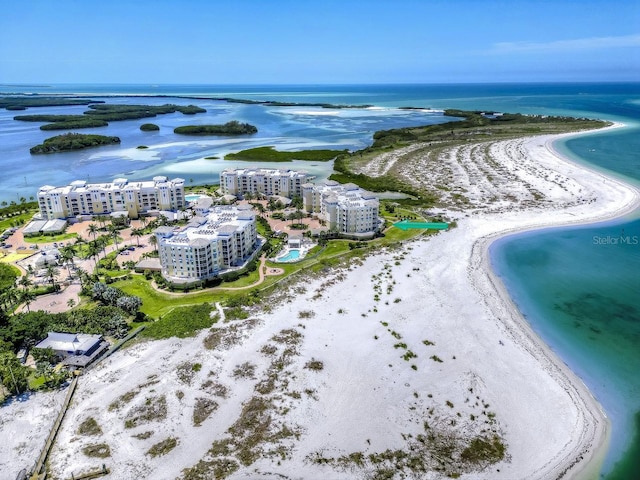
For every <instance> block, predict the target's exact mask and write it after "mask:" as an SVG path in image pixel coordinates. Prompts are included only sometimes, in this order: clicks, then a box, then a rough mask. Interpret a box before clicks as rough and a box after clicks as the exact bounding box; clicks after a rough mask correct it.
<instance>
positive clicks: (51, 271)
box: [46, 265, 58, 291]
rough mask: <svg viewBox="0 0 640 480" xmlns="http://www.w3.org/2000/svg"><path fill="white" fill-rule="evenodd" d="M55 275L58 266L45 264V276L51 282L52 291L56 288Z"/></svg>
mask: <svg viewBox="0 0 640 480" xmlns="http://www.w3.org/2000/svg"><path fill="white" fill-rule="evenodd" d="M56 275H58V268H57V267H56V266H55V265H47V273H46V276H47V278H48V279H49V281H50V282H51V286H52V287H53V290H54V291H55V289H56Z"/></svg>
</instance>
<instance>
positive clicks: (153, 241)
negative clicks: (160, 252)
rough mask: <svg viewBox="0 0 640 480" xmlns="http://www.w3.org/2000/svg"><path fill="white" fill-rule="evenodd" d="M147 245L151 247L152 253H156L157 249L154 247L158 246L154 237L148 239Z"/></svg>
mask: <svg viewBox="0 0 640 480" xmlns="http://www.w3.org/2000/svg"><path fill="white" fill-rule="evenodd" d="M149 243H150V244H151V245H153V251H154V252H155V251H157V248H156V247H157V246H158V239H157V238H156V236H155V235H151V236H150V237H149Z"/></svg>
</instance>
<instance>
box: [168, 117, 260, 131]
mask: <svg viewBox="0 0 640 480" xmlns="http://www.w3.org/2000/svg"><path fill="white" fill-rule="evenodd" d="M257 132H258V129H257V128H256V127H255V126H254V125H251V124H249V123H240V122H238V121H237V120H232V121H230V122H227V123H225V124H224V125H185V126H182V127H176V128H174V130H173V133H177V134H180V135H250V134H254V133H257Z"/></svg>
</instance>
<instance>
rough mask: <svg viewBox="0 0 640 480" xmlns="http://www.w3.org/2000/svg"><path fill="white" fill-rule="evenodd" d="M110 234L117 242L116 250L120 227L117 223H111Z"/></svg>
mask: <svg viewBox="0 0 640 480" xmlns="http://www.w3.org/2000/svg"><path fill="white" fill-rule="evenodd" d="M109 234H110V235H111V236H112V237H113V241H114V242H115V244H116V250H118V227H116V226H115V225H109Z"/></svg>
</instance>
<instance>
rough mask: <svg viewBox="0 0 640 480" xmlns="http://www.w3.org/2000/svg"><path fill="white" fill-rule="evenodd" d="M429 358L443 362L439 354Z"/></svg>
mask: <svg viewBox="0 0 640 480" xmlns="http://www.w3.org/2000/svg"><path fill="white" fill-rule="evenodd" d="M429 358H430V359H431V360H433V361H434V362H438V363H442V359H441V358H440V357H439V356H437V355H431V356H430V357H429Z"/></svg>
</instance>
